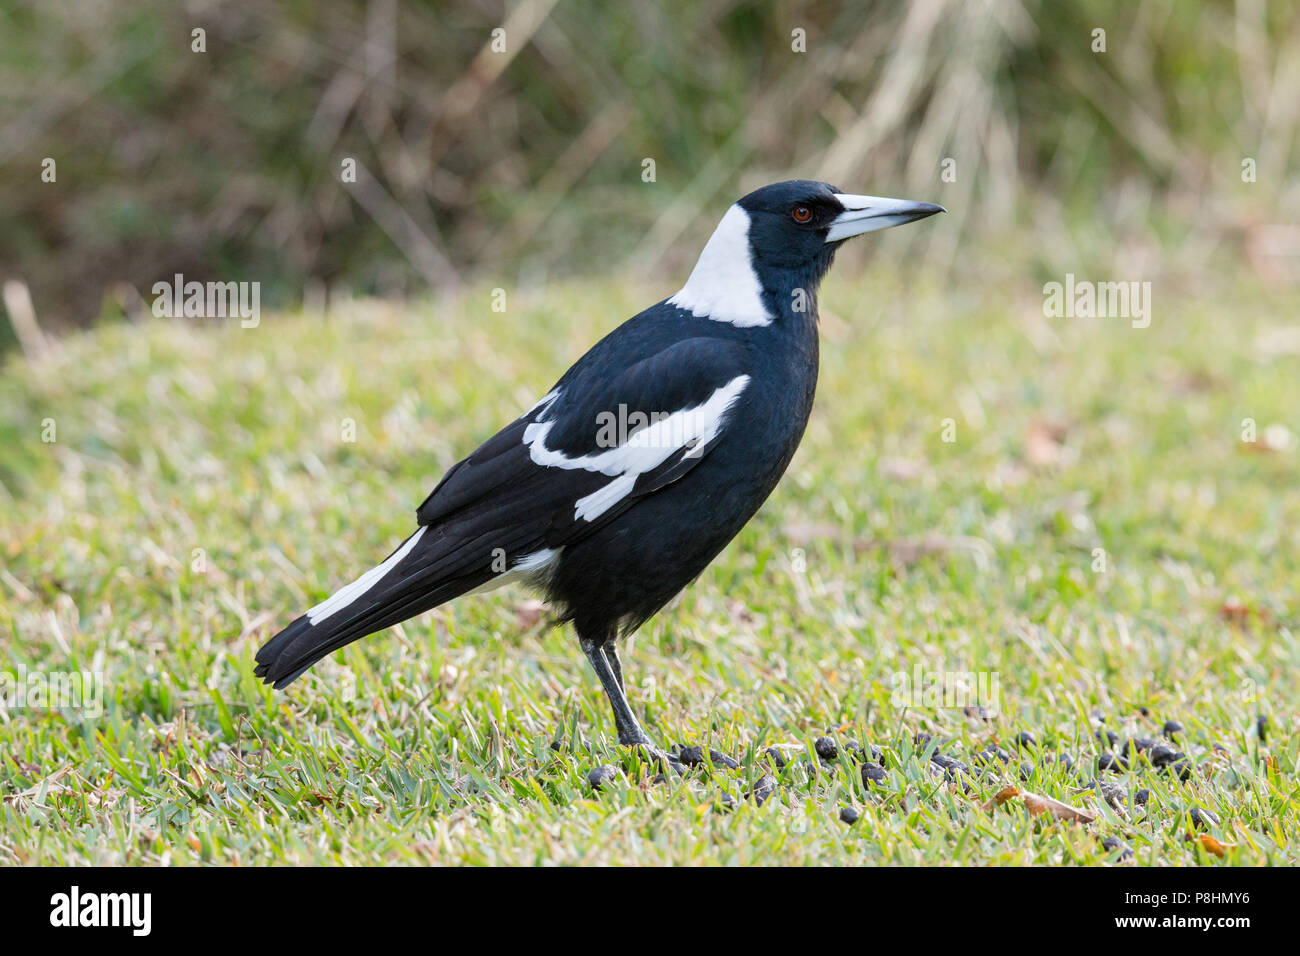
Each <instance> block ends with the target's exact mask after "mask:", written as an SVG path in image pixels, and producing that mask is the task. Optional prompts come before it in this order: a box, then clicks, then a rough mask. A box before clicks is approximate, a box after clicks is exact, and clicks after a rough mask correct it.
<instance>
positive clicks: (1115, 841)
mask: <svg viewBox="0 0 1300 956" xmlns="http://www.w3.org/2000/svg"><path fill="white" fill-rule="evenodd" d="M1101 848H1102V849H1103V850H1105V851H1106V852H1107V853H1114V852H1115V851H1116V850H1119V851H1120V854H1119V858H1120V859H1121V860H1127V859H1129V858H1130V857H1132V856H1133V850H1132V848H1131V847H1128V846H1125V845H1124V841H1123V840H1121V839H1120V838H1119V837H1114V836H1108V837H1106V839H1104V840H1102V841H1101Z"/></svg>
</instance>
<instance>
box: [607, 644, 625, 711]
mask: <svg viewBox="0 0 1300 956" xmlns="http://www.w3.org/2000/svg"><path fill="white" fill-rule="evenodd" d="M601 650H602V651H604V653H605V660H607V661H609V669H610V670H612V671H613V672H614V680H616V681H618V689H619V690H621V691H622V692H623V696H624V697H626V696H627V685H626V684H624V683H623V662H622V661H620V660H619V659H618V645H617V644H616V643H614V639H613V638H612V637H611V638H610V639H609V640H608V641H606V642H605V646H604V647H602V648H601Z"/></svg>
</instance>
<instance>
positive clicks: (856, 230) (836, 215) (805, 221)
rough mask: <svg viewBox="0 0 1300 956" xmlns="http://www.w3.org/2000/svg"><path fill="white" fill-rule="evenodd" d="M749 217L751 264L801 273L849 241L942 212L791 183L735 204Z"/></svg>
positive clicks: (904, 201)
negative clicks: (828, 252) (849, 239)
mask: <svg viewBox="0 0 1300 956" xmlns="http://www.w3.org/2000/svg"><path fill="white" fill-rule="evenodd" d="M737 205H738V206H740V208H741V209H743V210H745V212H746V213H748V214H749V245H750V249H751V252H752V254H753V256H754V260H755V263H756V264H758V263H762V264H765V265H768V266H773V267H776V268H785V269H802V268H806V267H807V266H808V265H809V264H810V263H812V262H814V261H818V260H820V259H822V258H823V257H825V258H826V262H827V265H829V261H830V260H829V257H828V256H826V252H827V247H828V246H829V247H830V249H831V251H833V250H834V249H835V248H836V247H838V246H839V244H840V243H841V242H843V241H844V240H845V239H848V238H849V237H851V236H857V235H861V234H862V233H864V232H873V231H875V230H877V229H888V228H889V227H890V226H901V225H902V224H903V223H907V222H915V221H916V220H917V219H924V218H925V217H926V216H933V215H934V214H935V213H937V212H943V211H944V209H943V207H942V206H936V205H935V204H934V203H928V202H913V201H912V200H908V199H885V198H883V197H880V196H859V195H854V194H851V193H845V192H844V191H843V190H840V189H837V188H836V187H834V186H832V185H831V184H830V183H819V182H813V181H811V180H807V179H792V180H790V181H788V182H784V183H773V184H772V185H771V186H764V187H763V188H762V189H756V190H754V191H753V192H752V193H750V194H749V195H748V196H746V197H745V198H744V199H742V200H740V202H739V203H737Z"/></svg>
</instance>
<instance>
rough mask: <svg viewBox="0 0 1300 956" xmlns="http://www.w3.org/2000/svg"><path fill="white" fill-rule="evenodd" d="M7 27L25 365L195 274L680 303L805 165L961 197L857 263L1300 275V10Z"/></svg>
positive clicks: (42, 11) (2, 175) (343, 4)
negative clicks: (687, 286) (750, 212)
mask: <svg viewBox="0 0 1300 956" xmlns="http://www.w3.org/2000/svg"><path fill="white" fill-rule="evenodd" d="M195 29H202V30H203V31H205V32H204V34H203V35H202V44H201V45H202V46H203V48H204V49H203V52H196V51H195V50H194V49H193V48H194V47H195V46H196V45H198V44H197V41H196V39H195V36H194V34H193V31H194V30H195ZM498 29H500V30H504V35H501V34H497V36H496V42H495V44H494V35H493V31H494V30H498ZM1099 30H1100V31H1104V35H1102V34H1099V33H1097V32H1096V31H1099ZM0 37H3V39H2V40H0V210H3V213H4V228H3V229H2V230H0V279H4V280H11V281H9V283H8V285H7V287H6V294H5V296H4V304H3V306H0V308H3V309H4V310H5V311H6V312H8V313H9V318H10V321H8V322H0V348H12V347H13V346H14V345H15V344H16V343H17V342H18V341H19V339H20V338H21V337H22V334H23V333H22V330H23V329H28V330H29V332H28V334H35V333H32V332H31V331H30V330H31V329H32V328H34V327H38V328H39V329H42V330H60V329H67V328H70V327H76V326H85V325H89V324H91V323H94V322H96V321H97V320H102V319H106V318H121V317H123V316H126V317H132V316H134V315H136V314H142V313H143V312H145V311H146V310H147V308H148V304H147V300H148V298H149V296H150V288H151V286H152V285H153V283H155V282H158V281H160V280H169V279H170V278H171V276H172V275H173V274H174V273H177V272H180V273H183V274H184V275H185V277H186V279H187V280H193V279H198V280H201V281H204V280H220V281H230V280H257V281H260V282H261V283H262V306H263V308H267V307H272V308H274V307H284V308H293V307H295V306H296V305H298V304H299V303H300V302H302V301H303V300H304V299H306V300H308V301H311V300H313V299H320V298H323V297H326V296H329V295H332V294H336V293H337V292H338V291H339V290H347V291H348V292H349V293H355V294H358V295H381V296H396V297H410V296H421V295H428V294H430V293H431V292H432V293H433V294H434V295H436V296H447V295H452V294H454V293H455V292H456V291H457V290H459V289H460V288H462V287H463V286H464V285H465V284H466V283H476V282H478V283H481V282H484V281H486V282H487V283H488V284H497V283H500V284H502V285H515V286H517V285H519V284H524V285H529V284H540V283H545V282H546V281H548V280H550V279H552V278H555V277H567V276H571V275H575V274H577V275H582V274H589V273H602V274H608V273H614V274H620V273H622V274H635V275H636V276H644V277H649V278H651V279H654V280H658V279H659V278H660V277H662V279H663V281H664V282H665V283H666V284H665V287H664V291H665V294H666V293H667V291H670V290H669V289H668V288H667V285H668V284H672V283H673V282H675V281H680V279H681V277H682V276H684V274H685V272H686V270H687V269H689V266H690V264H691V263H692V262H693V260H694V257H695V256H696V254H697V253H698V249H699V247H700V244H701V243H702V241H703V239H704V238H705V237H706V236H707V234H708V232H709V231H710V230H711V229H712V227H713V225H714V224H715V223H716V221H717V219H718V218H719V217H720V215H721V213H722V211H723V210H724V208H725V206H726V205H727V204H728V203H730V202H731V201H733V200H734V199H735V198H737V197H738V196H739V195H741V194H742V193H743V192H745V191H747V190H748V189H750V188H753V187H755V186H758V185H761V184H763V183H766V182H769V181H772V180H777V179H783V178H790V177H794V176H800V177H808V178H819V179H826V180H829V181H831V182H833V183H835V184H837V185H840V186H841V187H843V188H845V189H849V190H853V191H857V192H868V193H877V194H885V195H898V196H905V197H908V198H916V199H925V200H933V201H937V202H941V203H943V204H945V205H946V206H947V207H948V209H949V211H950V218H949V220H948V221H946V222H945V223H944V228H942V229H926V230H906V231H900V234H899V235H898V236H897V237H894V238H895V240H896V241H892V242H890V243H887V244H883V246H882V245H880V244H865V243H864V244H858V246H861V248H859V247H858V246H853V247H851V248H850V249H849V250H846V252H847V254H849V255H853V256H864V255H868V254H875V255H886V256H889V257H891V258H892V259H893V260H894V263H895V265H896V266H897V267H898V268H900V269H907V268H908V263H909V262H913V261H920V260H922V259H923V260H924V263H925V269H926V273H927V274H928V275H940V276H943V275H945V274H946V275H947V276H948V277H953V276H956V275H958V274H962V273H964V274H965V275H966V276H967V277H990V278H993V279H996V278H997V277H998V276H999V275H1004V276H1005V275H1007V274H1014V275H1017V276H1021V277H1023V278H1025V279H1026V285H1025V288H1026V289H1027V290H1028V291H1029V292H1030V293H1031V294H1032V293H1034V291H1035V289H1034V287H1035V285H1037V284H1041V282H1043V281H1047V280H1049V279H1053V278H1055V279H1060V278H1061V273H1062V272H1063V271H1065V269H1067V268H1068V269H1070V270H1072V271H1076V272H1092V273H1094V274H1095V275H1097V276H1100V277H1110V276H1115V277H1118V278H1138V277H1140V278H1143V279H1156V280H1162V279H1168V278H1170V277H1176V278H1177V279H1178V280H1179V281H1185V282H1187V283H1189V284H1190V287H1191V288H1196V287H1197V285H1198V284H1204V283H1213V282H1214V281H1215V280H1216V279H1217V278H1218V277H1222V276H1223V275H1225V274H1228V273H1232V274H1234V275H1236V276H1238V277H1240V275H1241V274H1243V273H1247V274H1249V276H1250V277H1251V279H1252V281H1256V280H1257V281H1258V282H1260V283H1262V284H1263V285H1264V286H1266V287H1272V286H1288V285H1292V284H1294V283H1296V281H1297V277H1298V276H1300V227H1298V226H1297V223H1298V222H1300V215H1298V214H1300V176H1297V154H1298V153H1300V136H1298V135H1297V129H1298V127H1300V4H1295V3H1292V2H1275V3H1267V2H1264V0H1241V2H1235V3H1234V2H1230V0H1178V2H1175V0H1148V2H1143V3H1140V4H1130V3H1101V2H1080V3H1055V2H1036V0H1020V2H1018V0H987V2H981V0H917V2H914V3H845V4H829V3H827V4H823V3H812V2H809V3H800V2H776V3H770V2H763V3H756V2H745V0H707V2H698V0H664V2H659V3H653V4H629V5H625V6H621V7H619V8H618V9H617V10H612V9H611V8H610V6H609V5H608V4H604V3H600V2H597V0H558V2H557V0H522V2H518V3H514V2H509V3H507V2H499V0H477V2H473V0H471V2H457V3H434V2H400V3H399V2H398V0H368V2H364V0H339V2H333V3H329V4H312V3H301V2H292V3H289V2H286V3H267V2H262V0H223V2H220V3H216V2H212V3H209V2H199V0H191V2H185V3H175V2H172V0H75V2H73V0H40V2H38V0H4V2H3V4H0ZM1101 44H1104V51H1103V50H1102V49H1100V46H1101ZM47 158H50V159H53V160H54V161H55V167H54V168H55V170H56V178H55V181H54V182H44V181H43V180H42V171H43V168H44V167H43V163H44V161H45V160H46V159H47ZM348 159H352V160H355V163H356V169H357V181H356V182H355V183H344V182H342V181H341V171H342V169H343V164H344V161H345V160H348ZM650 161H652V163H653V165H651V162H650ZM647 180H650V181H647ZM903 232H905V233H906V235H903V234H902V233H903ZM922 245H924V247H925V248H923V249H922V248H920V246H922ZM869 246H870V248H872V249H875V250H876V251H875V252H869V251H868V248H869ZM922 253H923V254H922ZM15 312H21V313H23V314H22V315H21V316H17V315H14V314H13V313H15ZM15 321H16V322H17V330H16V327H15Z"/></svg>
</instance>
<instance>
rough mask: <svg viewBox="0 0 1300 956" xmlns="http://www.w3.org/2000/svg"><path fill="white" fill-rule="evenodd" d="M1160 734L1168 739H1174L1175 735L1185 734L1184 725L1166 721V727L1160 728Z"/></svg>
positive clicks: (1174, 721)
mask: <svg viewBox="0 0 1300 956" xmlns="http://www.w3.org/2000/svg"><path fill="white" fill-rule="evenodd" d="M1160 732H1161V733H1162V734H1164V735H1165V736H1166V737H1172V736H1173V735H1174V734H1181V733H1182V732H1183V725H1182V724H1180V723H1179V722H1178V721H1176V720H1166V721H1165V725H1164V726H1163V727H1161V728H1160Z"/></svg>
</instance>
